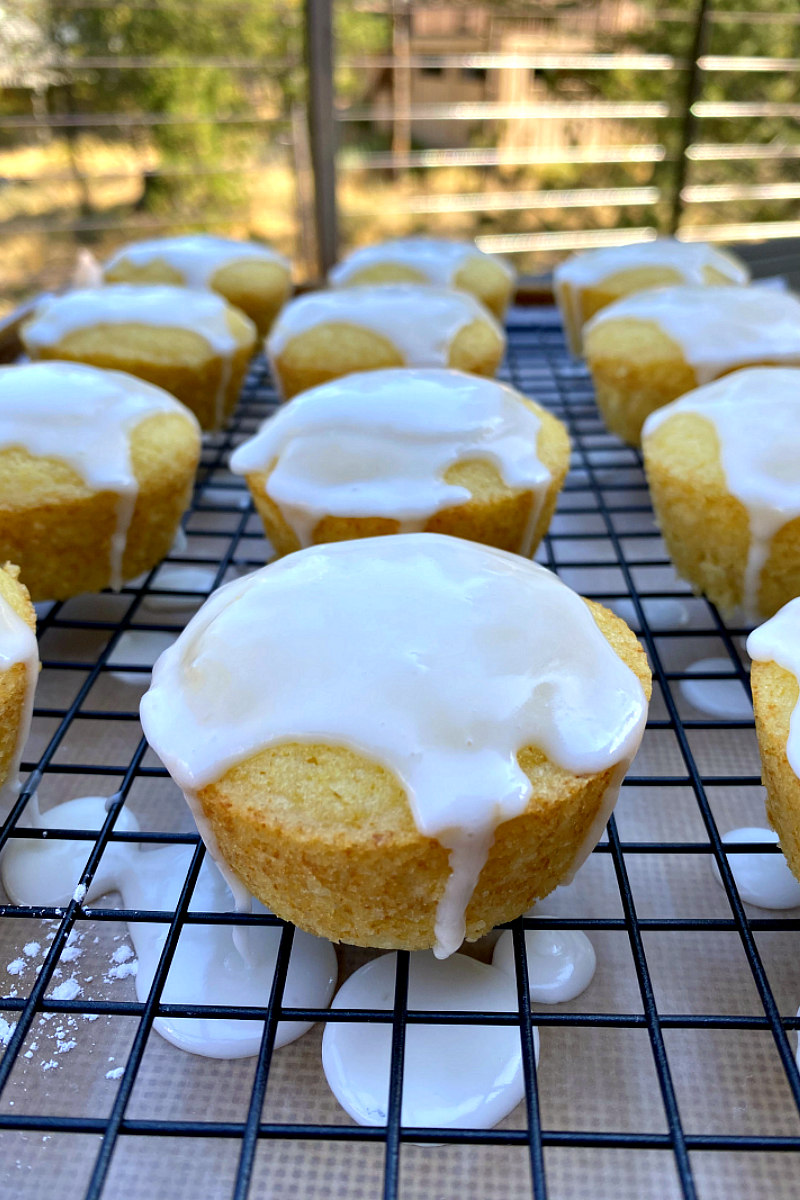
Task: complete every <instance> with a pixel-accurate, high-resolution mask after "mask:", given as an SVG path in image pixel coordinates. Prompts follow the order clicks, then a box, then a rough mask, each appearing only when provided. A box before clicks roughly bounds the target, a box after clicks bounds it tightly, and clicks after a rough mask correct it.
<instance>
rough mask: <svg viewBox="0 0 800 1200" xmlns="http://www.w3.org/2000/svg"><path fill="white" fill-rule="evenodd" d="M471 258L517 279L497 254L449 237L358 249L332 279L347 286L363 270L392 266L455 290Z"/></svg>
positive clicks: (399, 240)
mask: <svg viewBox="0 0 800 1200" xmlns="http://www.w3.org/2000/svg"><path fill="white" fill-rule="evenodd" d="M470 259H477V260H479V261H481V260H484V261H486V262H493V263H495V264H496V265H497V266H498V267H500V268H501V269H502V270H503V271H504V272H505V274H506V275H507V277H508V278H509V279H514V278H515V274H516V273H515V271H514V268H513V267H512V266H511V265H510V263H507V262H506V261H505V259H502V258H499V257H498V256H497V255H494V254H485V253H484V252H483V251H482V250H479V249H478V247H477V246H476V245H474V243H471V242H454V241H448V240H447V239H446V238H396V239H395V240H393V241H389V242H380V243H378V245H375V246H361V247H360V248H359V249H358V250H354V251H353V252H352V254H349V255H348V256H347V258H346V259H344V261H343V262H340V263H338V264H337V265H336V266H335V267H334V268H333V269H332V270H331V271H330V273H329V275H328V279H329V281H330V284H331V286H332V287H346V286H347V285H348V283H349V281H350V280H351V279H352V278H353V276H354V275H358V274H359V273H360V272H361V271H365V270H367V269H368V268H370V267H374V266H379V265H380V266H383V265H384V264H389V263H391V264H393V265H397V266H403V267H411V268H412V269H413V270H416V271H419V273H420V275H424V276H425V278H426V279H427V280H428V282H429V283H432V284H434V285H435V286H436V287H451V286H452V283H453V279H454V278H455V276H456V275H457V274H458V272H459V270H460V269H461V267H463V266H464V264H465V263H467V262H469V261H470Z"/></svg>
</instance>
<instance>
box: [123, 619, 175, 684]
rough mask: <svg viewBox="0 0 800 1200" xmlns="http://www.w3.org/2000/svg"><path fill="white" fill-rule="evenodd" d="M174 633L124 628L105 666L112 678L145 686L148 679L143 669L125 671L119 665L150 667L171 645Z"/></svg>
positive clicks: (173, 640)
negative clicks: (109, 669)
mask: <svg viewBox="0 0 800 1200" xmlns="http://www.w3.org/2000/svg"><path fill="white" fill-rule="evenodd" d="M175 638H176V635H175V634H172V633H167V632H166V630H160V629H126V630H125V632H124V633H122V634H120V636H119V638H118V639H117V642H116V644H115V646H114V649H113V650H112V651H111V653H110V654H109V656H108V658H107V659H106V666H108V667H114V668H116V669H115V670H113V671H111V675H112V676H113V678H114V679H117V680H119V682H120V683H127V684H129V685H130V686H131V687H145V686H147V684H149V682H150V680H149V678H148V676H147V675H146V674H145V672H144V671H125V670H119V669H118V668H119V667H152V665H153V663H154V662H155V661H156V659H157V658H158V656H159V655H160V654H163V653H164V651H165V650H166V649H167V648H168V647H169V646H172V645H173V644H174V642H175Z"/></svg>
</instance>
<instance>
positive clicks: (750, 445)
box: [642, 367, 800, 620]
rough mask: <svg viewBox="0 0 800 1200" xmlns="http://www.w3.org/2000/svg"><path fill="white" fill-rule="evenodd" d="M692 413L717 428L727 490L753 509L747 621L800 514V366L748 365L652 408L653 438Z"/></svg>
mask: <svg viewBox="0 0 800 1200" xmlns="http://www.w3.org/2000/svg"><path fill="white" fill-rule="evenodd" d="M681 413H692V414H695V415H697V416H699V417H703V418H704V419H705V420H707V421H710V422H711V424H712V425H713V426H714V429H715V431H716V434H717V438H718V441H719V454H720V462H721V464H722V469H723V472H724V474H725V482H726V485H727V488H728V491H729V492H730V493H731V495H733V496H735V497H736V499H737V500H739V501H740V503H742V504H743V505H744V507H745V508H746V509H747V516H748V521H749V525H750V544H749V547H748V554H747V564H746V567H745V574H744V582H743V601H742V607H743V609H744V612H745V615H746V616H747V618H748V619H751V620H758V619H759V617H760V615H761V613H760V609H759V606H758V594H759V590H760V587H761V574H762V571H763V569H764V567H765V566H766V563H767V560H768V558H769V552H770V546H771V544H772V539H773V537H774V536H775V534H776V533H777V532H778V530H779V529H781V528H782V527H783V526H784V525H786V524H788V522H789V521H792V520H794V519H795V518H796V517H798V516H800V471H799V470H798V463H800V370H798V369H797V368H796V367H750V368H748V369H746V370H743V371H735V372H734V373H733V374H732V375H726V376H725V377H724V378H723V379H717V380H716V381H715V382H714V383H709V384H706V385H705V387H701V388H697V389H695V390H694V391H691V392H687V393H686V395H685V396H681V398H680V399H679V400H675V401H674V402H673V403H672V404H667V405H665V406H664V407H663V408H659V409H658V410H657V411H656V412H654V413H651V414H650V416H649V417H648V418H647V420H646V421H645V423H644V428H643V430H642V439H643V442H644V444H645V445H646V443H647V439H648V438H649V437H651V436H652V435H653V433H654V432H655V431H656V430H657V429H659V428H660V427H661V426H662V425H663V424H664V422H665V421H669V420H670V419H671V418H672V417H675V416H678V415H679V414H681Z"/></svg>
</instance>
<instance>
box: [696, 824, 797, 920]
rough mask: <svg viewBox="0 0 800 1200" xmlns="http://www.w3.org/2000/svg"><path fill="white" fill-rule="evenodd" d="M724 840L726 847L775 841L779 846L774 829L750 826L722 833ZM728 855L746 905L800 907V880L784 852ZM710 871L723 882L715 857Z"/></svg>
mask: <svg viewBox="0 0 800 1200" xmlns="http://www.w3.org/2000/svg"><path fill="white" fill-rule="evenodd" d="M722 841H723V842H724V844H725V845H726V846H730V845H734V846H738V845H741V844H742V843H745V844H747V843H750V842H773V843H774V844H775V845H776V846H777V844H778V835H777V833H775V832H774V831H773V830H772V829H760V828H758V827H756V826H750V825H748V826H745V827H744V828H743V829H732V830H731V831H730V833H726V834H724V835H723V838H722ZM727 857H728V863H729V865H730V868H731V874H732V875H733V878H734V881H735V883H736V887H737V889H738V892H739V895H740V896H741V898H742V899H743V900H744V901H745V903H746V904H752V905H753V906H754V907H755V908H771V909H786V908H800V883H798V881H797V880H796V879H795V877H794V875H793V874H792V872H791V871H790V870H789V864H788V863H787V861H786V859H785V858H784V856H783V855H782V854H764V853H761V854H757V853H755V854H729V855H728V856H727ZM711 870H712V872H713V874H714V878H715V879H716V881H717V883H719V884H721V883H722V879H721V877H720V873H719V867H718V866H717V863H716V860H715V859H713V858H712V860H711Z"/></svg>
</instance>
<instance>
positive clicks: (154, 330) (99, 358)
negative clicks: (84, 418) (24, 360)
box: [22, 283, 256, 430]
mask: <svg viewBox="0 0 800 1200" xmlns="http://www.w3.org/2000/svg"><path fill="white" fill-rule="evenodd" d="M22 340H23V343H24V345H25V349H26V350H27V351H28V353H29V354H30V356H31V358H32V359H58V360H60V361H65V360H68V361H70V362H83V363H88V364H90V365H91V366H94V367H108V368H110V369H112V370H117V371H127V372H128V373H129V374H131V375H136V376H138V377H139V378H140V379H144V380H146V381H147V382H148V383H153V384H155V385H156V386H157V387H160V388H164V390H165V391H167V392H171V394H172V395H173V396H176V397H177V398H178V400H181V401H182V402H183V403H184V404H185V405H186V407H187V408H189V409H191V411H192V412H193V413H194V414H195V416H196V417H197V419H198V420H199V422H200V424H201V426H202V427H203V429H211V430H214V429H219V428H221V426H222V424H223V422H224V421H225V420H226V418H227V417H229V416H230V414H231V413H232V412H233V409H234V408H235V406H236V401H237V400H238V398H239V391H240V389H241V386H242V381H243V379H244V375H245V371H246V370H247V365H248V363H249V362H250V359H251V357H252V354H253V350H254V348H255V343H256V331H255V326H254V325H253V323H252V321H251V320H250V319H249V317H246V316H245V315H244V313H241V312H239V310H238V309H236V308H232V307H231V305H230V304H228V303H226V301H225V300H223V299H222V297H221V296H217V295H216V294H215V293H214V292H206V291H195V290H192V289H191V288H179V287H172V286H169V285H166V284H159V285H155V284H154V285H151V286H148V287H145V286H141V287H137V286H135V285H132V284H123V283H119V284H113V285H109V286H108V287H101V288H83V289H80V290H78V291H74V292H65V293H64V295H63V296H56V297H54V298H52V299H49V300H46V301H44V302H43V303H42V304H41V305H40V306H39V307H38V308H37V310H36V312H35V314H34V316H33V317H32V318H31V320H30V321H28V322H27V324H25V325H24V326H23V328H22Z"/></svg>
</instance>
